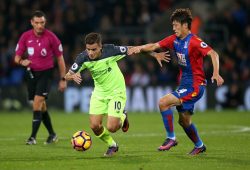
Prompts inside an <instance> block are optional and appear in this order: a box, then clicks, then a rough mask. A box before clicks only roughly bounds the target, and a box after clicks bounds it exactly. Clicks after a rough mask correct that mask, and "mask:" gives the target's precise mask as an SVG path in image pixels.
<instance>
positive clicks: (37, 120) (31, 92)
mask: <svg viewBox="0 0 250 170" xmlns="http://www.w3.org/2000/svg"><path fill="white" fill-rule="evenodd" d="M26 80H27V90H28V100H29V101H30V102H31V103H32V107H33V119H32V132H31V135H30V137H29V138H28V139H27V141H26V144H27V145H34V144H36V134H37V131H38V129H39V126H40V124H41V119H42V114H41V112H40V111H39V110H34V109H35V108H34V100H35V92H36V87H37V81H36V79H35V78H31V77H30V76H29V75H28V74H26Z"/></svg>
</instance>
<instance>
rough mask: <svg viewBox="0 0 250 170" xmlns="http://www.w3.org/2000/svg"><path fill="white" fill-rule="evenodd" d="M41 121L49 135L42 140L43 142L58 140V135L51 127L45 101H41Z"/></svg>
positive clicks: (48, 142) (49, 142)
mask: <svg viewBox="0 0 250 170" xmlns="http://www.w3.org/2000/svg"><path fill="white" fill-rule="evenodd" d="M42 122H43V124H44V126H45V127H46V129H47V130H48V133H49V136H48V138H47V140H46V141H45V142H44V144H51V143H56V142H57V141H58V137H57V135H56V133H55V131H54V129H53V126H52V123H51V118H50V115H49V112H48V110H47V105H46V102H44V103H43V107H42Z"/></svg>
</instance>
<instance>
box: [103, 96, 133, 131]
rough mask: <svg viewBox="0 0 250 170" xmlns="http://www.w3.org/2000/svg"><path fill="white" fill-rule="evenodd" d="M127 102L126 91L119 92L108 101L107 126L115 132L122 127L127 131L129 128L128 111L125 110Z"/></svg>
mask: <svg viewBox="0 0 250 170" xmlns="http://www.w3.org/2000/svg"><path fill="white" fill-rule="evenodd" d="M125 104H126V93H125V92H124V93H120V94H119V93H118V94H117V95H116V96H112V97H111V99H110V100H109V103H108V120H107V128H108V130H109V131H110V132H112V133H114V132H116V131H117V130H119V129H120V128H122V130H123V132H126V131H127V130H128V128H129V122H128V117H127V113H126V111H124V108H125Z"/></svg>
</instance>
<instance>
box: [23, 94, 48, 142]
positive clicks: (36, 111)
mask: <svg viewBox="0 0 250 170" xmlns="http://www.w3.org/2000/svg"><path fill="white" fill-rule="evenodd" d="M44 100H45V99H44V97H43V96H37V95H36V96H35V97H34V101H33V120H32V132H31V135H30V138H29V139H28V140H27V142H26V144H27V145H32V144H36V140H35V139H36V135H37V132H38V129H39V127H40V124H41V121H42V111H41V109H42V103H43V102H44Z"/></svg>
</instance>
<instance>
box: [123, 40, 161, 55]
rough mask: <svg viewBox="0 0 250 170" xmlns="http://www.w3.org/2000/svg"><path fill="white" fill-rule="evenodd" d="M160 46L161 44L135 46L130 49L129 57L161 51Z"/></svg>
mask: <svg viewBox="0 0 250 170" xmlns="http://www.w3.org/2000/svg"><path fill="white" fill-rule="evenodd" d="M159 48H160V45H159V43H149V44H145V45H141V46H134V47H132V48H129V50H128V55H132V54H138V53H140V52H150V51H155V50H156V49H159Z"/></svg>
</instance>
